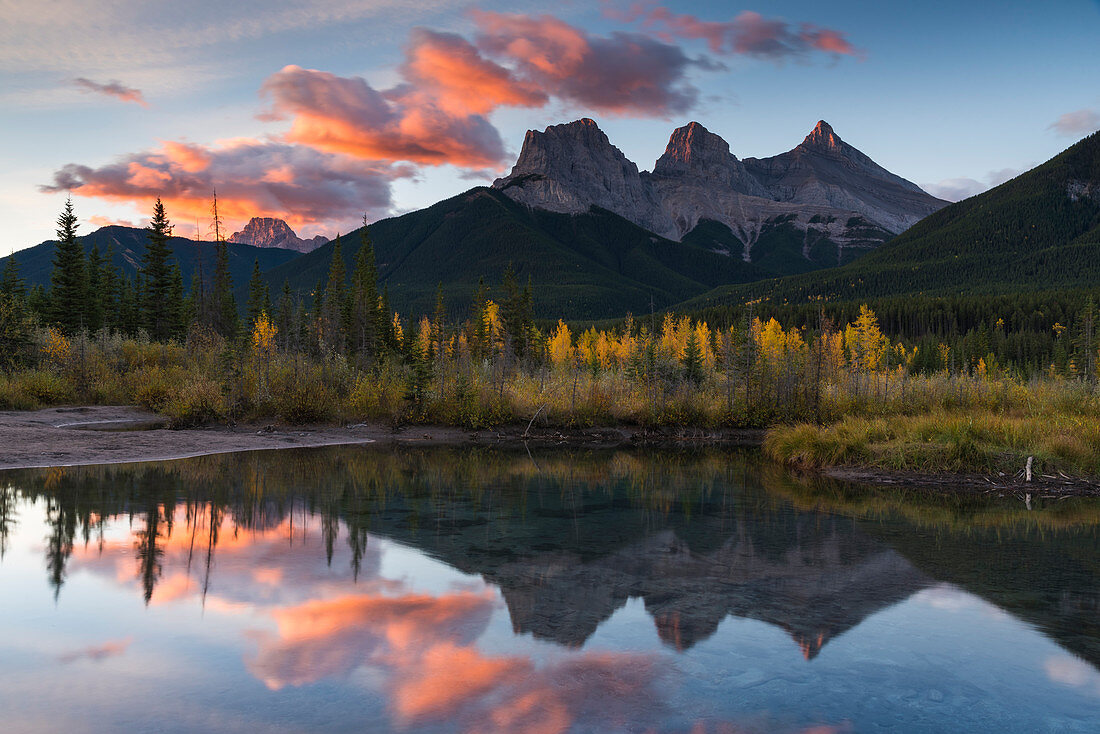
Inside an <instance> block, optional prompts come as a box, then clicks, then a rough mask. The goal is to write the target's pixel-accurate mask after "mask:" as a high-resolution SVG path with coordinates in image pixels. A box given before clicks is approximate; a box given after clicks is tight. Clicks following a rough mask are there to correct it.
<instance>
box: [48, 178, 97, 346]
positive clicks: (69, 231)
mask: <svg viewBox="0 0 1100 734" xmlns="http://www.w3.org/2000/svg"><path fill="white" fill-rule="evenodd" d="M76 227H77V222H76V214H74V213H73V199H72V197H71V196H70V197H69V198H68V199H66V200H65V208H64V209H63V210H62V212H61V215H60V216H58V218H57V250H56V251H55V253H54V258H53V273H52V274H51V275H50V313H49V317H50V320H51V321H53V322H55V323H56V324H58V325H59V326H60V327H61V329H62V330H63V331H64V332H65V333H66V334H75V333H76V332H78V331H80V329H81V328H83V327H84V326H85V322H86V320H87V318H86V316H87V314H86V311H85V309H86V306H87V297H88V292H87V276H86V273H85V262H84V248H83V247H81V245H80V243H79V242H78V241H77V239H76Z"/></svg>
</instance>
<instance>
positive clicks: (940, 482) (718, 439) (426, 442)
mask: <svg viewBox="0 0 1100 734" xmlns="http://www.w3.org/2000/svg"><path fill="white" fill-rule="evenodd" d="M163 426H164V419H163V418H162V417H161V416H158V415H157V414H155V413H152V412H150V411H147V410H145V409H143V408H138V407H134V406H102V405H100V406H64V407H53V408H44V409H41V410H35V411H0V439H2V441H3V443H2V444H0V471H6V470H16V469H49V468H61V467H75V466H94V465H105V464H129V463H138V462H146V461H175V460H180V459H190V458H195V457H199V456H210V455H215V454H228V453H237V452H244V451H270V450H277V449H293V448H322V447H326V446H376V447H378V448H387V449H392V448H395V447H410V446H496V447H505V448H523V447H529V448H553V447H570V448H578V447H588V448H597V449H610V448H621V447H632V448H645V447H650V448H697V447H719V446H725V447H731V448H759V447H760V446H761V444H762V442H763V439H764V435H765V431H764V430H746V429H741V430H735V429H727V430H714V429H700V428H662V429H653V428H644V427H638V426H618V427H593V428H573V429H561V428H539V429H533V430H531V431H530V432H529V433H528V432H527V429H528V427H527V425H526V424H514V425H508V426H500V427H497V428H493V429H480V430H472V429H466V428H457V427H454V426H439V425H408V426H403V427H400V428H398V429H397V430H394V429H393V428H392V427H391V426H388V425H385V424H381V423H358V424H352V425H348V426H338V425H334V424H322V425H308V426H278V425H275V424H270V423H242V424H238V425H236V426H233V427H229V426H222V425H217V426H203V427H198V428H183V429H168V428H165V427H163ZM805 473H807V474H815V475H818V476H821V477H824V478H827V479H834V480H839V481H844V482H851V483H854V484H862V485H866V486H870V487H877V488H896V489H902V490H912V491H921V490H931V491H935V492H940V493H944V494H985V495H989V496H994V497H997V496H1000V497H1006V496H1013V497H1017V498H1018V499H1020V500H1026V498H1027V495H1028V494H1031V495H1032V497H1033V498H1039V497H1044V498H1051V497H1058V498H1060V497H1100V479H1089V478H1082V477H1069V476H1066V475H1064V474H1063V475H1059V476H1054V475H1037V476H1036V477H1035V481H1033V482H1031V483H1027V482H1024V481H1023V479H1022V478H1019V477H1015V476H1007V475H1004V474H1001V475H988V474H982V473H978V472H957V473H956V472H917V471H898V470H891V469H885V468H879V467H875V466H871V465H866V466H864V465H849V464H841V465H832V466H823V467H819V468H813V469H807V470H805Z"/></svg>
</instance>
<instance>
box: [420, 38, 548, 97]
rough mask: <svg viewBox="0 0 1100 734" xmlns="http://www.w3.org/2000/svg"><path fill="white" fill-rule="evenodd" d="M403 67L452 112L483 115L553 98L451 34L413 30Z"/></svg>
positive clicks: (462, 39)
mask: <svg viewBox="0 0 1100 734" xmlns="http://www.w3.org/2000/svg"><path fill="white" fill-rule="evenodd" d="M402 69H403V73H404V75H405V77H406V78H407V79H410V80H414V81H415V83H416V86H417V88H418V89H420V90H422V91H423V90H431V92H432V93H433V94H434V96H435V99H436V101H437V103H438V104H439V106H440V108H442V109H443V110H444V111H446V112H448V113H450V114H454V115H470V114H474V115H484V114H488V113H489V112H492V111H493V110H494V109H496V108H497V107H541V106H542V105H544V104H546V103H547V101H548V100H549V97H548V96H547V95H546V92H545V91H543V90H541V89H539V88H538V87H537V86H535V85H534V84H531V83H530V82H526V81H522V80H520V79H517V78H516V77H515V75H514V74H513V73H512V72H511V71H510V70H508V69H506V68H504V67H503V66H500V65H499V64H496V63H494V62H492V61H490V60H489V59H486V58H484V57H483V56H482V55H481V53H480V52H479V51H478V50H477V49H476V48H475V47H474V46H473V44H471V43H470V42H469V41H467V40H466V39H465V38H462V37H461V36H458V35H455V34H453V33H436V32H434V31H429V30H426V29H423V28H418V29H416V30H414V31H413V37H412V42H411V43H410V44H409V49H408V57H407V59H406V61H405V65H404V66H403V67H402Z"/></svg>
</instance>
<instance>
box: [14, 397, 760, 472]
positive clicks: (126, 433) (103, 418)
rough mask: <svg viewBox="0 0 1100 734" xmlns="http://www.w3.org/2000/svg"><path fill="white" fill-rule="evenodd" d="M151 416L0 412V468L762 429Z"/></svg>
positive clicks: (671, 438) (753, 436)
mask: <svg viewBox="0 0 1100 734" xmlns="http://www.w3.org/2000/svg"><path fill="white" fill-rule="evenodd" d="M162 424H163V421H162V419H161V418H160V417H159V416H157V415H156V414H154V413H150V412H148V411H145V410H142V409H140V408H133V407H124V406H123V407H119V406H90V407H64V408H47V409H44V410H36V411H0V469H20V468H33V467H50V466H77V465H81V464H115V463H122V462H128V461H159V460H165V459H184V458H187V457H191V456H202V455H204V454H219V453H228V452H232V451H258V450H263V449H281V448H304V447H310V446H336V445H342V444H367V443H376V444H384V445H413V444H415V445H433V444H435V445H455V446H457V445H463V444H478V445H495V444H520V445H522V444H524V443H526V444H529V445H533V446H556V445H568V446H593V447H597V446H598V447H613V446H623V445H662V446H667V445H717V444H721V445H738V446H753V445H759V443H760V441H761V439H762V437H763V432H762V431H705V430H693V429H682V430H663V431H653V430H648V431H647V430H645V429H641V428H636V427H634V428H599V429H585V430H565V431H562V430H556V429H542V428H538V429H536V428H532V429H531V430H530V431H527V426H526V425H520V426H505V427H502V428H498V429H491V430H481V431H471V430H466V429H462V428H452V427H445V426H407V427H403V428H399V429H397V430H394V429H393V428H392V427H390V426H386V425H378V424H366V423H363V424H355V425H350V426H332V425H324V426H281V425H278V424H262V423H261V424H247V425H244V424H242V425H237V426H234V427H226V426H211V427H205V428H191V429H183V430H168V429H166V428H162V427H160V426H161V425H162Z"/></svg>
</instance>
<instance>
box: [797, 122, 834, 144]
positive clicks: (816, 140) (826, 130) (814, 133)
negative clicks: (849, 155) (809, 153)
mask: <svg viewBox="0 0 1100 734" xmlns="http://www.w3.org/2000/svg"><path fill="white" fill-rule="evenodd" d="M843 145H844V141H843V140H841V139H840V136H839V135H837V134H836V133H835V132H833V127H832V125H830V124H829V123H827V122H825V121H824V120H818V121H817V125H815V126H814V129H813V130H811V131H810V134H809V135H807V136H806V139H805V140H803V141H802V147H804V148H826V149H829V150H836V149H839V148H840V147H841V146H843Z"/></svg>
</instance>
